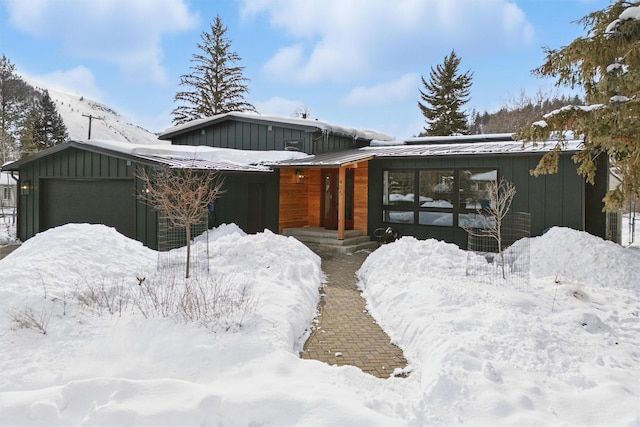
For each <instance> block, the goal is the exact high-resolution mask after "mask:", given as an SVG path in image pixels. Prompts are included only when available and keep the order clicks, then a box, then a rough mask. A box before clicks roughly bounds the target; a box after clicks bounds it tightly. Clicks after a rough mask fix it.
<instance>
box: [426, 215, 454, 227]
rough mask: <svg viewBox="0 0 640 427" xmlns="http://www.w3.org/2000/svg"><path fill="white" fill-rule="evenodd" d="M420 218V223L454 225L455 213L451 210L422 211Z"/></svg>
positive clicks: (442, 225)
mask: <svg viewBox="0 0 640 427" xmlns="http://www.w3.org/2000/svg"><path fill="white" fill-rule="evenodd" d="M419 218H420V221H419V224H420V225H437V226H440V227H451V226H453V214H452V213H451V212H420V217H419Z"/></svg>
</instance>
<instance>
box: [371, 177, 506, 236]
mask: <svg viewBox="0 0 640 427" xmlns="http://www.w3.org/2000/svg"><path fill="white" fill-rule="evenodd" d="M497 177H498V171H497V169H442V170H441V169H398V170H386V171H384V172H383V195H382V204H383V210H382V212H383V214H382V215H383V221H384V222H388V223H396V224H415V225H428V226H438V227H454V226H456V227H457V226H460V227H462V226H473V224H476V223H482V218H480V216H479V215H482V210H484V209H486V208H487V207H488V206H489V203H490V202H489V199H488V196H487V185H488V184H489V183H490V182H492V181H495V180H496V179H497ZM416 193H417V196H416Z"/></svg>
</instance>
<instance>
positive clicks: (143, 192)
mask: <svg viewBox="0 0 640 427" xmlns="http://www.w3.org/2000/svg"><path fill="white" fill-rule="evenodd" d="M140 192H141V193H142V195H146V194H149V193H150V192H151V190H149V187H147V186H146V185H145V186H144V187H142V190H140Z"/></svg>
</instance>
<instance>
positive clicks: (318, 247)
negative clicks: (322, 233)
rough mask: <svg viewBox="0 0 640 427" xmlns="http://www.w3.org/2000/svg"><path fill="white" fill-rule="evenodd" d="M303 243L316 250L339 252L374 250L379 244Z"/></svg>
mask: <svg viewBox="0 0 640 427" xmlns="http://www.w3.org/2000/svg"><path fill="white" fill-rule="evenodd" d="M302 243H304V244H305V245H306V246H307V247H308V248H309V249H311V250H313V251H316V252H331V253H341V254H352V253H355V252H358V251H362V250H368V251H374V250H376V249H378V247H379V246H380V245H379V244H378V242H372V241H368V242H363V243H358V244H356V245H347V246H337V245H322V244H318V243H307V242H302Z"/></svg>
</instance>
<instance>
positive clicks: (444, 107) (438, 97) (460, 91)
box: [418, 50, 473, 136]
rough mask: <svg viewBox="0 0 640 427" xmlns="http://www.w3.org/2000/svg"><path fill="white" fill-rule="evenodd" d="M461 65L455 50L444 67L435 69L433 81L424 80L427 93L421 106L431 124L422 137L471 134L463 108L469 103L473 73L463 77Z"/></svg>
mask: <svg viewBox="0 0 640 427" xmlns="http://www.w3.org/2000/svg"><path fill="white" fill-rule="evenodd" d="M459 66H460V58H458V57H457V56H456V52H455V51H453V50H452V51H451V53H450V54H449V55H448V56H446V57H445V58H444V62H443V63H442V64H438V65H437V66H436V68H435V69H434V68H433V67H431V71H430V72H429V81H426V80H425V79H424V77H421V80H422V85H423V86H424V89H425V90H424V91H423V90H421V89H420V98H421V100H422V102H420V101H418V107H419V108H420V111H421V112H422V115H423V116H424V117H425V119H426V122H427V126H425V128H424V131H423V132H422V133H421V134H420V135H421V136H427V135H429V136H431V135H434V136H436V135H442V136H446V135H454V134H467V133H469V130H468V126H467V116H466V114H465V113H464V112H463V111H462V107H463V106H464V104H466V103H467V102H469V94H470V91H471V83H472V79H473V73H471V72H470V71H469V70H467V71H466V72H465V73H464V74H459V72H458V67H459Z"/></svg>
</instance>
